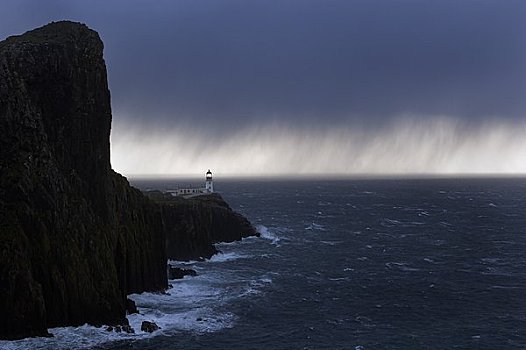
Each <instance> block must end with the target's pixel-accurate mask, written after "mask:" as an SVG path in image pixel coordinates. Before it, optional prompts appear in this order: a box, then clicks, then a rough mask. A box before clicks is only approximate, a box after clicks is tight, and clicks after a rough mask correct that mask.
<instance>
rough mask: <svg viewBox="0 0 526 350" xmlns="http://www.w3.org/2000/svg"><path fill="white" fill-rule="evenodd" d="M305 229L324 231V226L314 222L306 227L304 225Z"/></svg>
mask: <svg viewBox="0 0 526 350" xmlns="http://www.w3.org/2000/svg"><path fill="white" fill-rule="evenodd" d="M305 230H308V231H325V227H324V226H323V225H320V224H317V223H315V222H313V223H311V224H309V225H308V226H307V227H305Z"/></svg>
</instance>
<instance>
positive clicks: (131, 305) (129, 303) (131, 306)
mask: <svg viewBox="0 0 526 350" xmlns="http://www.w3.org/2000/svg"><path fill="white" fill-rule="evenodd" d="M126 312H127V313H128V315H131V314H138V313H139V310H137V305H135V301H133V300H131V299H126Z"/></svg>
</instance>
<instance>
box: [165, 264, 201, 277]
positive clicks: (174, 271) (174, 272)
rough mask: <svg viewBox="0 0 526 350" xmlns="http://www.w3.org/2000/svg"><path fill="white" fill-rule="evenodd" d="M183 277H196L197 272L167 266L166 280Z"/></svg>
mask: <svg viewBox="0 0 526 350" xmlns="http://www.w3.org/2000/svg"><path fill="white" fill-rule="evenodd" d="M184 276H197V271H195V270H192V269H181V268H179V267H172V266H170V265H168V278H169V279H171V280H177V279H181V278H183V277H184Z"/></svg>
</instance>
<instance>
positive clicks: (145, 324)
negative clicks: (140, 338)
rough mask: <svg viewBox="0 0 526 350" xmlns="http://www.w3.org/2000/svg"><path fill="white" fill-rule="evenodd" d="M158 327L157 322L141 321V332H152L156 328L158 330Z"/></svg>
mask: <svg viewBox="0 0 526 350" xmlns="http://www.w3.org/2000/svg"><path fill="white" fill-rule="evenodd" d="M159 329H160V327H159V326H158V325H157V324H155V323H154V322H149V321H142V324H141V331H143V332H148V333H152V332H155V331H156V330H159Z"/></svg>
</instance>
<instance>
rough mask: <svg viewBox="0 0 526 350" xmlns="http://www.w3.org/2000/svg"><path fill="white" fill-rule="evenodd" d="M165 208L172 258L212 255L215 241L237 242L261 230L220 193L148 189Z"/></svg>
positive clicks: (167, 252)
mask: <svg viewBox="0 0 526 350" xmlns="http://www.w3.org/2000/svg"><path fill="white" fill-rule="evenodd" d="M146 194H147V195H148V196H149V197H150V198H151V199H152V200H154V201H155V202H157V203H160V204H162V206H161V211H162V216H163V220H164V224H165V231H166V254H167V257H168V258H169V259H172V260H196V259H199V258H210V257H211V256H212V255H213V254H215V253H217V250H216V248H215V247H214V243H218V242H233V241H238V240H241V239H242V238H244V237H248V236H258V235H259V233H258V232H257V231H256V229H255V228H254V227H253V226H252V224H251V223H250V222H249V221H248V220H247V219H246V218H245V217H243V216H242V215H241V214H239V213H236V212H234V211H233V210H232V209H231V208H230V206H229V205H228V203H226V202H225V200H224V199H223V198H222V197H221V196H220V195H219V194H218V193H212V194H209V195H203V196H197V197H191V198H187V199H185V198H181V197H173V196H172V195H170V194H163V193H160V192H158V191H152V192H146Z"/></svg>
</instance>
